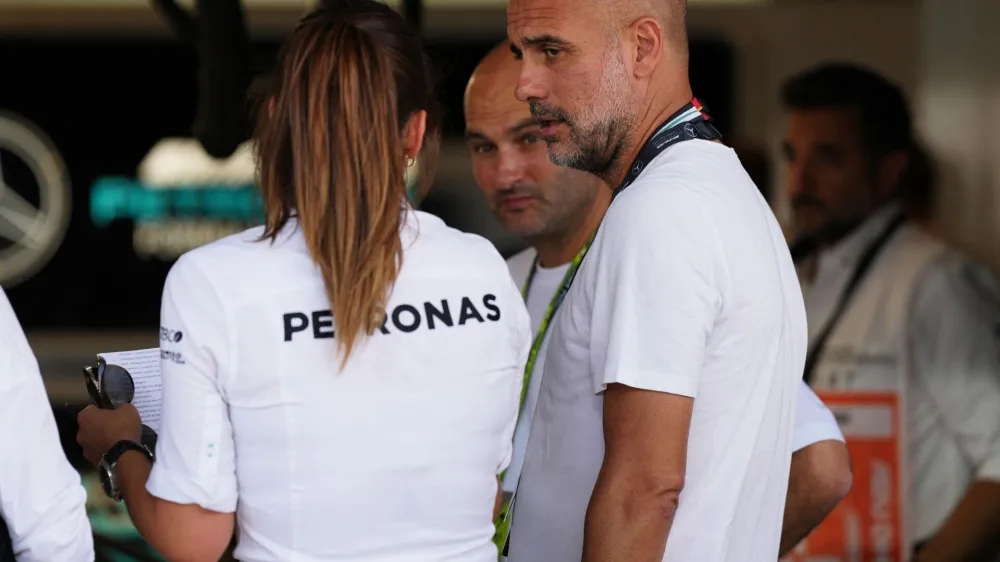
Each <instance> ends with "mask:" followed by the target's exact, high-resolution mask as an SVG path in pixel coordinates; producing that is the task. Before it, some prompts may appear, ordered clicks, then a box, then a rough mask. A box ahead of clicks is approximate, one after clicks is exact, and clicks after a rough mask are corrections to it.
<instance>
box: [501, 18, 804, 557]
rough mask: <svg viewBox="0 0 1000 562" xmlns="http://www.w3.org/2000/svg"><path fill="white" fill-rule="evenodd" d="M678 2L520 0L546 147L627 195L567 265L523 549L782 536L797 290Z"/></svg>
mask: <svg viewBox="0 0 1000 562" xmlns="http://www.w3.org/2000/svg"><path fill="white" fill-rule="evenodd" d="M581 4H584V5H582V6H581ZM684 11H685V10H684V3H683V2H679V1H677V0H657V1H655V2H654V1H652V0H646V1H635V2H620V1H613V0H584V1H583V2H581V0H510V3H509V5H508V11H507V15H508V25H507V33H508V38H509V39H510V42H511V45H512V50H513V52H514V53H515V55H516V56H517V57H518V59H519V60H520V61H521V64H520V66H519V74H518V79H517V84H516V88H515V95H516V97H517V98H518V99H519V100H520V101H522V102H527V103H529V104H530V106H531V112H532V114H533V115H534V116H535V118H536V119H537V120H539V122H540V123H541V128H540V133H541V135H542V137H543V139H544V140H545V142H546V144H547V149H548V154H549V157H550V159H552V160H553V161H554V162H556V163H557V164H560V165H563V166H567V167H572V168H575V169H578V170H581V171H585V172H590V173H593V174H596V175H597V176H598V177H600V178H601V179H602V180H604V182H605V183H606V184H607V185H609V186H612V187H614V188H615V194H616V195H615V197H614V199H613V202H612V204H611V205H610V207H609V208H608V210H607V212H606V214H605V217H604V220H603V223H602V224H601V226H600V228H599V229H598V231H597V234H596V236H595V237H594V239H593V242H592V243H591V244H590V247H589V251H588V252H587V255H586V258H585V259H584V260H582V265H580V267H579V269H578V270H577V271H576V273H575V276H574V275H569V276H568V279H567V281H571V283H570V282H565V283H563V284H562V285H561V288H565V291H563V290H562V289H561V290H560V294H563V293H564V294H565V297H564V299H563V301H562V305H561V307H560V310H559V314H558V315H557V316H555V318H554V320H553V327H552V328H551V336H550V342H549V345H548V349H547V352H546V358H545V366H544V373H545V375H544V377H543V378H542V380H541V387H540V389H539V395H538V403H537V406H536V409H535V413H534V418H533V420H532V429H531V433H532V435H531V439H530V440H529V442H528V448H527V452H526V454H525V460H524V467H523V469H522V473H521V478H520V481H519V483H518V488H517V493H516V497H515V501H514V505H513V529H512V531H511V535H510V541H509V559H510V560H511V561H512V562H530V561H539V562H542V561H545V562H549V561H553V562H562V561H570V560H581V559H582V560H584V561H585V562H597V561H600V562H618V561H622V562H625V561H627V562H636V561H640V562H645V561H651V560H669V561H685V562H688V561H699V562H700V561H712V562H720V561H733V562H736V561H740V562H742V561H746V560H775V559H777V557H778V554H779V540H780V537H781V529H782V515H783V512H784V504H785V499H786V490H787V486H788V475H789V465H790V459H791V454H792V450H793V433H794V432H793V428H794V423H795V417H796V415H795V414H796V412H795V404H796V397H797V394H798V390H799V387H800V386H801V379H802V369H803V364H804V361H805V355H806V321H805V311H804V306H803V302H802V296H801V291H800V288H799V285H798V281H797V278H796V274H795V268H794V265H793V263H792V260H791V256H790V254H789V251H788V247H787V245H786V243H785V239H784V237H783V235H782V232H781V229H780V228H779V226H778V223H777V221H776V220H775V218H774V216H773V214H772V213H771V210H770V208H769V207H768V204H767V202H766V201H765V200H764V198H763V197H762V196H761V194H760V192H759V190H758V189H757V187H756V186H755V185H754V184H753V182H752V181H751V180H750V178H749V177H748V176H747V174H746V172H745V171H744V169H743V167H742V166H741V165H740V162H739V159H738V158H737V157H736V155H735V154H734V153H733V151H732V150H731V149H729V148H727V147H726V146H724V145H723V144H721V143H720V142H718V141H719V139H720V135H719V134H718V132H717V131H716V130H715V129H714V127H712V126H711V124H710V120H709V119H708V117H707V114H706V112H705V111H704V109H703V108H702V107H701V105H700V104H699V103H698V102H697V100H695V99H693V96H692V92H691V87H690V85H689V83H688V68H687V58H688V55H687V38H686V35H685V34H684V27H685V24H684V21H683V18H684Z"/></svg>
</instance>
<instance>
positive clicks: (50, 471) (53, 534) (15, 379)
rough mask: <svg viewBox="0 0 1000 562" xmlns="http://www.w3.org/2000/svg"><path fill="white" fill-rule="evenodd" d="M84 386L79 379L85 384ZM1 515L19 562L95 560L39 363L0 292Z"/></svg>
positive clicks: (81, 494)
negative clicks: (2, 402)
mask: <svg viewBox="0 0 1000 562" xmlns="http://www.w3.org/2000/svg"><path fill="white" fill-rule="evenodd" d="M81 384H82V383H81ZM0 396H2V397H3V401H4V405H3V407H2V408H0V428H2V429H0V459H2V462H0V514H2V515H3V519H4V521H5V522H6V523H7V528H8V530H9V532H10V535H11V542H12V543H13V546H14V556H15V557H16V558H17V560H18V562H90V561H92V560H94V537H93V535H92V534H91V529H90V521H89V520H88V519H87V510H86V502H87V492H86V490H85V489H84V488H83V485H82V484H81V480H80V474H79V473H78V472H77V471H76V470H74V469H73V467H72V466H71V465H70V464H69V461H68V460H66V454H65V453H64V452H63V449H62V443H60V441H59V432H58V430H57V429H56V420H55V417H54V416H53V415H52V406H50V405H49V398H48V395H47V394H46V393H45V385H44V384H43V383H42V375H41V373H40V372H39V371H38V361H37V360H36V359H35V355H34V354H33V353H32V351H31V347H29V346H28V340H27V339H26V338H25V336H24V331H23V330H21V325H20V323H19V322H18V320H17V316H15V314H14V310H13V309H12V308H11V306H10V302H8V301H7V295H6V294H4V292H3V289H0Z"/></svg>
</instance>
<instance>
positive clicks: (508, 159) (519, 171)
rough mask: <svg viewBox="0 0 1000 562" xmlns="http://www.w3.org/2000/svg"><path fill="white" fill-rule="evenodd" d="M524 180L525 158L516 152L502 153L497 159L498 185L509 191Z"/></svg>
mask: <svg viewBox="0 0 1000 562" xmlns="http://www.w3.org/2000/svg"><path fill="white" fill-rule="evenodd" d="M523 179H524V158H522V157H521V156H520V155H518V154H517V152H516V151H514V150H507V151H502V152H500V153H499V154H498V157H497V185H499V186H501V189H504V190H507V189H510V188H511V187H513V186H514V185H516V184H518V183H520V182H521V180H523Z"/></svg>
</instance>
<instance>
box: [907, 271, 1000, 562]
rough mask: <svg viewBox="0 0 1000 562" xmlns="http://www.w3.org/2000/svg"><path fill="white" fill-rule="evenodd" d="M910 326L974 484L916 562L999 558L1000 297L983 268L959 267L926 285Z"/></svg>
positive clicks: (919, 364) (917, 355)
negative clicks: (972, 472) (971, 468)
mask: <svg viewBox="0 0 1000 562" xmlns="http://www.w3.org/2000/svg"><path fill="white" fill-rule="evenodd" d="M914 310H915V314H914V318H913V321H912V322H911V324H910V330H911V341H912V342H913V344H912V346H913V353H914V363H915V364H914V376H916V377H919V379H918V382H919V383H922V384H925V385H927V388H928V391H929V392H930V393H931V395H932V396H933V397H934V399H935V402H936V403H937V404H938V407H939V411H940V413H941V415H942V417H943V418H944V421H945V423H946V424H947V426H948V428H949V429H950V430H951V431H952V432H953V433H954V434H955V435H956V437H957V438H958V439H959V441H960V443H961V444H962V446H963V451H964V453H965V456H966V458H968V459H970V460H972V461H973V463H974V468H975V470H976V471H977V474H976V478H975V481H974V482H973V483H972V485H970V486H969V488H968V489H967V490H966V493H965V495H964V496H963V498H962V499H961V500H960V501H959V503H958V505H957V506H956V507H955V509H954V510H953V511H952V513H951V514H950V515H949V517H948V518H947V520H946V521H945V523H944V524H943V525H942V526H941V528H940V529H939V530H938V531H937V532H936V533H935V534H934V535H933V536H932V537H931V538H930V539H929V540H928V541H927V543H926V544H925V546H924V547H923V548H922V549H921V551H920V553H919V555H918V556H917V558H916V561H917V562H963V561H979V560H993V559H995V558H996V557H997V556H998V555H1000V533H998V532H997V529H998V528H1000V297H998V292H997V288H996V284H995V281H994V280H993V278H992V275H990V274H989V273H988V271H987V270H986V268H984V267H975V266H972V265H969V264H964V265H963V264H960V263H958V262H951V263H948V264H947V265H946V266H945V267H937V268H934V269H932V270H931V271H930V272H929V273H928V274H927V275H926V276H925V278H924V279H923V280H922V281H921V286H920V288H919V292H918V297H917V299H916V301H915V305H914Z"/></svg>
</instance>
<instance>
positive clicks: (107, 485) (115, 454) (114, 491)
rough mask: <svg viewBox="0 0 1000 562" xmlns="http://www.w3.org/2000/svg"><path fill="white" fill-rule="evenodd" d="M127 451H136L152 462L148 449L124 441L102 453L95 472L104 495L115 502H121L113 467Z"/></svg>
mask: <svg viewBox="0 0 1000 562" xmlns="http://www.w3.org/2000/svg"><path fill="white" fill-rule="evenodd" d="M128 451H138V452H140V453H142V454H143V455H145V456H146V458H147V459H149V462H153V452H152V451H150V450H149V448H148V447H146V446H145V445H143V444H141V443H136V442H135V441H129V440H127V439H126V440H122V441H119V442H117V443H115V444H114V445H112V446H111V448H110V449H108V452H107V453H104V456H103V457H101V462H100V463H98V465H97V472H98V476H99V477H100V479H101V487H102V488H104V493H105V494H107V495H108V497H109V498H111V499H113V500H114V501H116V502H119V501H122V491H121V489H120V488H119V487H118V479H117V478H116V477H115V467H116V466H117V465H118V459H119V458H121V456H122V455H124V454H125V453H126V452H128Z"/></svg>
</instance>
